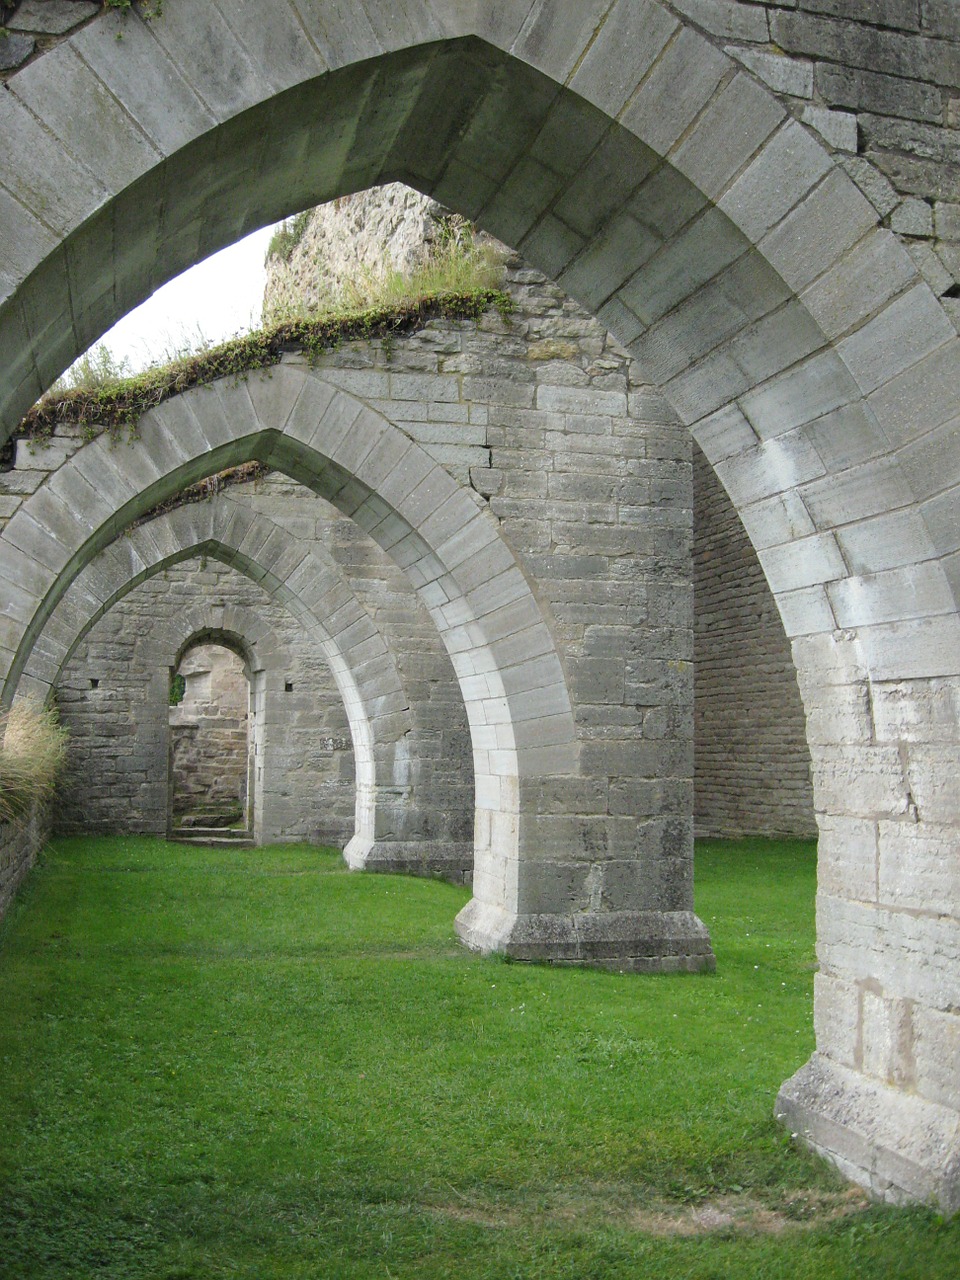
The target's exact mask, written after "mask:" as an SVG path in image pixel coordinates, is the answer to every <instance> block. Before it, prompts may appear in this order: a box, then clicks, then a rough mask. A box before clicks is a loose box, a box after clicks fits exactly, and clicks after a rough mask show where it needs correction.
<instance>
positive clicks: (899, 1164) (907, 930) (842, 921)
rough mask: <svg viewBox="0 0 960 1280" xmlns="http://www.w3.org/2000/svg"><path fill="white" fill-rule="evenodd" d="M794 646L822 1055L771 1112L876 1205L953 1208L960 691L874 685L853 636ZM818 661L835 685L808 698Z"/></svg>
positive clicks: (923, 684) (934, 683)
mask: <svg viewBox="0 0 960 1280" xmlns="http://www.w3.org/2000/svg"><path fill="white" fill-rule="evenodd" d="M794 648H795V653H796V654H797V660H798V668H799V670H800V676H801V685H802V687H804V691H805V696H806V701H807V714H808V726H809V734H810V739H811V748H812V752H813V764H814V783H815V791H816V799H817V804H818V807H819V808H820V810H821V814H820V825H821V836H820V846H819V892H818V899H817V938H818V947H817V952H818V957H819V960H820V971H819V973H818V974H817V977H816V985H815V997H814V1020H815V1023H816V1031H817V1051H816V1053H815V1054H814V1055H813V1057H812V1058H811V1059H810V1061H809V1062H808V1063H806V1065H805V1066H803V1067H802V1068H801V1069H800V1070H799V1071H798V1072H797V1073H796V1074H795V1075H794V1076H793V1077H792V1078H791V1079H790V1080H788V1081H787V1082H786V1083H785V1084H784V1085H783V1087H782V1088H781V1090H780V1094H779V1096H778V1099H777V1115H778V1116H779V1117H780V1119H781V1120H782V1121H783V1122H784V1123H785V1124H786V1125H788V1126H789V1128H790V1130H791V1131H792V1132H794V1133H795V1134H797V1135H798V1136H799V1137H800V1138H802V1139H803V1140H804V1141H805V1142H806V1143H807V1144H808V1145H810V1146H811V1147H813V1148H814V1150H816V1151H819V1152H820V1153H821V1154H822V1155H824V1156H826V1157H827V1158H828V1159H830V1160H831V1161H832V1162H833V1163H834V1164H836V1165H837V1167H838V1168H839V1169H840V1170H841V1171H842V1172H843V1173H844V1174H846V1175H847V1176H849V1177H851V1178H854V1179H855V1180H856V1181H857V1182H860V1183H862V1184H863V1185H865V1186H866V1187H867V1188H868V1189H869V1190H870V1191H871V1192H872V1193H873V1194H874V1195H876V1196H878V1197H880V1198H882V1199H885V1200H890V1201H892V1202H894V1203H900V1202H908V1201H912V1200H924V1201H933V1202H937V1203H938V1204H939V1205H940V1206H941V1208H942V1209H944V1210H945V1211H946V1212H955V1211H956V1210H958V1209H960V1004H958V993H960V861H958V857H957V851H958V849H960V828H958V826H957V813H958V809H960V803H958V802H960V790H958V782H957V779H958V777H960V730H958V723H960V716H958V710H960V679H957V678H953V679H946V678H944V679H929V680H926V679H917V680H911V681H901V680H891V681H885V680H882V679H874V680H872V681H871V680H869V679H868V678H867V673H866V669H865V663H864V654H863V652H862V650H861V645H860V642H859V640H858V639H857V637H856V635H855V634H854V633H847V634H844V633H838V634H837V635H835V636H834V637H817V638H816V639H813V640H808V641H797V642H795V645H794ZM815 664H818V665H819V666H820V673H819V674H820V675H821V676H822V672H823V669H824V668H827V669H830V670H832V672H833V680H834V683H833V684H832V685H830V684H828V685H827V687H823V685H822V684H821V685H820V686H819V687H815V686H814V683H813V669H814V665H815ZM853 745H857V746H858V748H859V749H858V750H857V752H856V753H855V754H854V753H853V752H851V750H850V747H851V746H853ZM852 762H853V763H852ZM824 811H826V812H824ZM828 813H829V814H830V815H831V816H827V814H828Z"/></svg>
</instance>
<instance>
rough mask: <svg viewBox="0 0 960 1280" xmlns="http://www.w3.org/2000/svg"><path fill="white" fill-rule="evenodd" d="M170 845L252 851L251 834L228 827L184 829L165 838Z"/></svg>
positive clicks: (253, 846) (253, 845)
mask: <svg viewBox="0 0 960 1280" xmlns="http://www.w3.org/2000/svg"><path fill="white" fill-rule="evenodd" d="M167 839H168V841H169V842H170V843H172V844H196V845H206V846H208V847H211V846H213V847H219V848H225V847H227V846H229V847H230V848H232V849H253V848H255V847H256V846H255V844H254V841H253V832H251V831H237V830H232V829H231V828H229V827H184V828H183V829H182V830H180V831H177V832H175V833H174V834H173V835H171V836H168V837H167Z"/></svg>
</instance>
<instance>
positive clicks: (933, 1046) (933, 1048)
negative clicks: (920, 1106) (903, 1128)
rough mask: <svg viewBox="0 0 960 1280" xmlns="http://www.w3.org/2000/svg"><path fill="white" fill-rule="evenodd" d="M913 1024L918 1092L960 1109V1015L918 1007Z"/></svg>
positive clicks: (933, 1100)
mask: <svg viewBox="0 0 960 1280" xmlns="http://www.w3.org/2000/svg"><path fill="white" fill-rule="evenodd" d="M913 1027H914V1053H915V1056H916V1087H917V1091H918V1093H920V1094H921V1095H922V1096H923V1097H924V1098H929V1099H930V1101H931V1102H936V1103H939V1104H940V1105H941V1106H944V1107H950V1108H952V1109H953V1110H954V1111H958V1110H960V1017H958V1016H957V1014H956V1013H948V1012H941V1011H939V1010H936V1009H924V1008H922V1007H920V1008H917V1009H915V1010H914V1014H913Z"/></svg>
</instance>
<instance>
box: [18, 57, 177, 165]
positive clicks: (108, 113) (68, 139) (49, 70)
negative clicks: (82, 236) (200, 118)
mask: <svg viewBox="0 0 960 1280" xmlns="http://www.w3.org/2000/svg"><path fill="white" fill-rule="evenodd" d="M16 93H17V97H18V98H19V99H20V100H21V101H22V102H24V103H26V105H27V106H28V107H29V108H30V109H31V110H32V111H33V112H34V113H35V114H36V116H37V117H38V118H39V119H40V120H42V121H43V122H44V124H45V126H46V127H47V128H48V129H49V130H50V131H51V132H52V133H54V134H55V135H56V136H57V137H59V138H61V139H62V141H63V144H64V148H65V149H66V150H67V151H69V153H70V154H72V155H74V156H76V157H77V159H78V160H79V161H81V163H83V164H84V165H85V166H86V168H87V169H88V170H89V171H90V172H91V173H93V174H95V175H96V177H97V179H98V180H99V181H100V182H101V183H102V184H103V185H104V187H106V188H108V189H110V190H118V189H120V188H122V187H125V186H126V185H128V184H129V183H130V182H133V181H134V180H135V179H136V178H138V177H140V175H141V174H142V173H144V172H145V171H146V170H147V169H149V168H151V167H152V166H153V165H155V164H156V163H157V161H159V159H160V153H159V151H157V150H156V149H155V148H154V147H153V146H152V145H151V144H150V143H148V142H147V140H146V138H145V137H144V136H143V134H142V133H140V131H139V130H137V129H136V128H135V127H134V126H133V124H132V122H131V121H130V119H129V117H128V116H127V115H126V114H125V113H124V112H123V111H122V110H121V108H120V107H119V106H118V104H117V102H116V101H115V99H114V98H113V97H112V95H111V94H110V92H109V91H108V89H107V87H106V85H104V84H103V83H102V82H101V81H100V80H99V79H98V78H97V77H96V76H95V75H94V74H93V72H92V71H91V70H90V68H89V67H88V66H87V65H86V64H85V63H84V62H82V61H81V59H80V58H79V57H77V55H76V53H75V52H74V51H73V49H72V47H71V46H70V45H69V44H63V45H60V46H58V47H57V48H56V49H52V50H50V51H49V52H48V53H47V54H45V56H44V57H42V58H39V59H38V60H37V61H36V62H33V63H31V65H30V66H29V67H26V68H24V70H23V71H21V72H20V73H19V75H18V76H17V78H16ZM78 102H84V103H85V104H87V106H86V110H85V111H84V112H78V111H77V103H78ZM91 119H95V120H96V122H97V127H96V128H91V127H90V121H91Z"/></svg>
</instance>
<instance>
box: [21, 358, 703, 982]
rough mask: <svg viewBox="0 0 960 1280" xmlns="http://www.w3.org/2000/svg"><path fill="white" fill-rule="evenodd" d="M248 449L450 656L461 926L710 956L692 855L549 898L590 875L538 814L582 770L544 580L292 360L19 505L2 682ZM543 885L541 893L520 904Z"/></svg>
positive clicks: (492, 933)
mask: <svg viewBox="0 0 960 1280" xmlns="http://www.w3.org/2000/svg"><path fill="white" fill-rule="evenodd" d="M252 458H256V459H258V460H259V461H261V462H264V463H266V464H268V465H269V466H271V467H274V468H276V469H278V470H280V471H282V472H284V473H286V474H288V475H291V476H293V477H294V478H296V479H299V480H301V481H302V482H303V483H305V484H307V485H308V486H309V487H310V488H312V489H313V490H314V491H315V492H318V493H319V494H320V495H321V496H323V497H325V498H326V499H327V500H328V501H330V502H331V503H332V504H333V505H334V506H335V507H337V508H339V510H340V511H341V512H343V513H344V514H348V515H350V517H351V518H352V519H353V520H354V522H355V523H357V524H358V525H360V527H361V528H363V529H365V530H366V531H367V532H369V533H370V534H371V536H372V537H373V539H374V540H375V541H376V542H378V543H379V544H380V546H381V547H383V549H384V550H386V551H387V552H388V553H389V554H390V555H391V556H392V558H393V559H394V560H395V561H396V562H397V563H398V564H399V565H400V566H401V567H402V568H404V569H405V570H406V572H407V575H408V577H409V578H410V580H411V582H412V583H413V584H414V585H415V586H416V588H417V590H418V592H419V594H420V596H421V599H422V600H423V602H424V604H425V605H426V607H427V610H428V612H429V613H430V614H431V616H432V617H433V619H434V621H435V623H436V625H437V628H438V631H439V633H440V636H441V639H442V640H443V643H444V645H445V646H446V648H447V651H448V653H449V655H450V657H451V661H452V664H453V668H454V671H455V673H456V676H457V678H458V680H459V682H460V687H461V691H462V694H463V698H464V704H465V707H466V712H467V719H468V722H469V725H470V732H471V737H472V740H473V748H474V771H475V784H476V811H475V814H476V821H475V841H474V898H473V900H472V901H471V903H470V904H468V906H467V907H466V908H465V909H464V911H463V912H462V913H461V915H460V917H459V929H460V931H461V936H463V937H464V939H465V940H466V941H467V942H468V943H469V944H470V945H473V946H476V947H479V948H481V949H490V948H503V949H511V948H514V947H515V948H516V950H517V952H518V953H519V954H520V955H523V956H525V957H528V958H533V957H535V956H537V955H538V954H541V953H542V950H543V949H547V950H548V953H549V951H550V950H551V949H553V948H556V947H558V946H559V955H558V958H561V959H573V960H587V961H591V960H594V961H600V962H609V963H613V962H616V963H618V964H620V965H621V966H622V965H623V964H629V963H634V964H637V965H640V966H642V967H661V966H662V965H666V966H667V967H674V968H675V967H678V966H685V967H692V968H699V967H701V966H702V965H704V964H707V963H710V962H711V961H712V957H711V955H710V951H709V942H708V940H707V935H706V930H705V929H704V928H703V926H702V925H701V924H700V922H699V921H697V919H696V917H695V916H694V915H693V912H692V910H691V888H692V885H691V880H690V876H689V870H688V869H686V868H678V875H677V877H676V880H675V881H673V882H671V883H670V884H669V888H668V890H667V891H666V892H665V893H664V894H663V898H658V897H657V896H656V895H657V893H658V892H660V890H659V888H655V889H654V890H651V888H650V884H649V879H650V878H651V876H650V872H649V871H641V869H640V865H639V864H638V863H637V862H636V855H635V854H634V855H633V862H632V863H630V864H629V866H628V867H627V868H626V869H625V870H624V871H622V872H621V874H622V875H625V876H626V877H628V878H629V877H630V876H631V875H632V876H633V882H634V883H635V884H637V883H639V885H640V890H639V891H636V890H633V889H630V888H628V891H627V893H626V898H627V901H628V902H629V901H631V894H635V895H636V894H637V893H638V892H641V893H643V894H644V895H645V896H644V897H642V898H641V899H640V900H641V901H642V902H643V903H644V906H643V907H642V909H640V910H636V909H634V910H632V911H631V910H609V911H606V912H604V911H601V910H595V911H590V910H587V909H584V910H582V911H580V912H578V913H577V914H576V915H571V914H570V913H569V908H568V909H567V910H566V911H563V910H557V907H558V906H560V904H561V903H565V902H566V901H567V900H568V899H567V898H566V897H565V896H564V895H565V894H568V893H569V889H567V888H566V886H567V884H568V883H569V881H570V879H571V878H578V879H580V880H583V881H584V885H585V887H584V889H583V892H584V893H590V894H594V895H595V896H596V897H597V898H598V899H599V897H600V893H601V890H600V887H599V884H598V875H599V873H598V872H597V871H593V872H592V873H591V867H592V866H593V863H592V862H590V861H587V860H585V859H584V857H583V854H582V852H580V842H581V840H582V836H581V834H580V833H579V831H578V830H577V829H576V826H575V824H573V823H569V822H568V823H567V826H566V829H565V831H563V830H561V831H560V832H559V833H557V832H556V831H554V830H553V829H552V828H551V827H550V824H549V822H547V824H546V825H545V824H544V822H543V821H542V820H541V813H540V806H541V800H540V796H541V792H542V788H543V787H544V785H550V786H551V787H552V789H553V790H554V791H555V790H556V789H557V787H560V788H561V789H562V788H563V785H564V784H563V780H565V779H570V778H576V777H577V776H578V775H579V771H580V759H579V743H578V740H577V733H576V725H575V722H574V716H573V711H572V707H571V703H570V698H569V695H568V691H567V685H566V677H565V674H564V671H563V667H562V664H561V662H560V659H559V656H558V653H557V650H556V648H555V645H554V641H553V637H552V634H551V631H550V628H549V627H548V625H547V624H546V622H545V621H544V618H543V616H542V614H541V611H540V607H539V604H538V602H537V599H536V596H535V595H534V593H533V591H532V589H531V587H530V584H529V583H528V581H527V578H526V576H525V574H524V572H523V571H522V569H521V567H520V565H519V564H518V562H517V560H516V558H515V556H514V553H513V551H512V550H511V548H510V547H509V546H508V544H507V543H506V542H505V540H504V539H503V538H502V536H501V534H500V531H499V527H498V525H497V522H496V521H495V519H494V518H493V517H492V516H491V515H490V513H489V512H488V511H487V510H486V508H485V506H484V504H483V503H482V502H481V501H480V499H479V498H477V496H476V495H475V494H474V493H473V492H472V491H471V490H469V489H467V488H466V487H464V486H462V485H459V484H458V483H457V482H456V481H455V480H454V479H453V478H452V477H451V476H450V475H449V474H448V473H447V472H446V471H444V470H443V469H442V468H441V467H439V466H438V465H437V464H436V463H435V462H433V460H432V459H431V458H430V457H429V455H428V454H427V453H426V452H425V451H424V450H423V449H422V448H420V446H418V445H417V444H416V443H415V442H414V441H413V440H412V439H411V438H410V437H409V436H408V435H406V434H405V433H403V432H402V431H400V430H399V429H398V428H397V427H395V426H393V425H392V424H391V423H390V422H389V421H388V420H387V419H385V418H384V417H383V416H382V415H380V414H379V413H376V412H374V411H373V410H372V409H370V408H369V406H367V405H365V404H364V403H363V402H362V401H360V400H358V399H357V398H356V397H355V396H353V395H351V394H349V393H347V392H345V391H343V390H341V389H340V388H338V387H336V386H334V385H333V384H332V383H331V382H329V381H327V380H325V378H324V376H323V371H322V370H316V369H312V368H311V367H310V366H309V365H306V364H304V363H303V362H293V363H285V364H283V365H282V366H281V367H280V368H279V369H278V370H274V371H273V372H272V373H271V374H270V375H269V376H263V375H261V374H253V375H249V376H247V377H246V378H240V379H235V380H224V381H221V382H217V383H213V384H211V385H209V386H206V387H201V388H196V389H194V390H192V391H188V392H185V393H184V394H182V395H180V396H178V397H176V398H175V399H172V400H168V401H166V402H165V403H163V404H161V405H160V406H158V407H157V408H155V409H153V410H151V411H150V413H149V414H147V415H146V416H145V417H144V418H143V420H142V422H141V425H140V432H139V438H138V439H137V441H136V442H135V444H133V445H131V446H130V447H127V446H115V445H113V444H112V443H111V441H110V440H109V439H108V438H107V437H104V436H101V437H99V438H97V439H96V440H94V441H92V442H90V443H89V444H87V445H85V446H84V447H83V448H82V449H81V450H80V451H79V452H78V453H76V454H75V455H74V456H73V457H72V458H70V459H69V460H68V461H67V462H65V463H64V464H63V466H62V467H60V469H59V470H58V471H57V472H56V474H55V475H54V476H53V477H52V478H51V480H50V481H49V483H48V484H46V485H44V486H43V487H42V489H41V490H39V491H38V492H37V493H36V494H34V495H33V496H32V497H31V498H29V499H28V500H27V501H26V502H25V503H24V504H23V506H22V507H21V508H20V510H18V512H17V513H16V515H15V516H14V517H13V518H12V519H11V520H10V522H9V523H8V525H7V527H6V528H5V529H4V532H3V536H2V537H0V549H2V554H3V566H4V567H3V570H2V572H3V573H4V574H5V575H6V577H7V580H8V581H10V582H11V583H12V582H13V581H14V580H15V579H18V580H19V581H20V582H26V581H27V578H28V576H32V586H31V591H32V593H33V595H34V596H35V602H36V607H35V609H34V610H33V612H32V614H31V617H30V619H29V620H28V621H26V622H25V623H24V624H23V625H22V627H21V628H20V641H19V643H18V645H17V652H16V654H15V655H14V656H13V659H12V661H11V662H10V663H9V665H8V666H7V686H6V687H7V691H8V696H9V694H11V693H12V692H13V690H14V689H15V687H16V685H17V683H18V681H19V679H20V677H21V675H22V673H23V669H24V666H25V664H26V662H27V661H28V658H29V655H30V653H31V652H32V650H33V648H34V645H35V643H36V640H37V637H38V636H39V635H40V633H41V632H42V630H43V628H44V626H45V625H46V623H47V621H48V619H49V618H50V616H51V614H52V612H53V610H54V609H55V608H56V606H57V604H58V603H59V601H60V600H61V598H62V597H63V596H64V594H65V592H66V591H67V589H68V587H69V586H70V584H71V583H72V582H73V581H74V580H75V579H76V577H77V575H78V573H80V572H81V571H82V570H83V568H84V567H85V565H86V564H87V563H88V562H89V561H90V560H91V558H92V557H93V556H95V555H96V554H97V553H98V552H99V551H100V550H102V548H103V547H104V546H106V545H107V544H108V543H109V542H110V541H111V540H112V539H113V538H114V537H115V536H116V533H117V532H118V531H119V530H120V529H121V528H123V527H124V526H125V525H126V524H128V523H130V522H132V521H134V520H136V519H138V518H139V517H140V516H142V515H143V514H145V513H146V512H147V511H148V510H150V509H151V508H152V507H153V506H154V505H156V504H157V503H160V502H163V501H164V500H165V499H166V498H168V497H170V496H172V495H173V494H175V493H177V492H178V491H179V490H180V489H181V488H183V487H184V485H187V484H190V483H192V482H194V481H196V480H199V479H200V478H202V477H203V476H205V475H208V474H211V473H214V472H216V471H219V470H221V469H223V468H225V467H227V466H231V465H235V464H236V463H239V462H242V461H248V460H250V459H252ZM93 476H95V477H96V496H95V498H94V503H95V506H96V507H97V508H98V510H96V511H95V510H94V509H93V508H92V507H91V505H90V498H91V495H92V494H93V493H94V490H93V487H92V486H91V484H90V481H89V479H88V477H93ZM81 511H82V512H83V515H82V516H80V517H79V519H78V518H77V514H78V513H80V512H81ZM54 525H55V526H56V528H57V530H58V534H57V538H56V540H55V546H56V550H54V549H53V546H52V545H51V542H52V540H51V539H49V537H48V535H47V534H45V533H43V534H39V536H40V537H41V538H42V539H43V541H44V548H45V549H44V550H42V551H40V556H41V559H36V558H35V557H34V554H33V552H34V551H36V550H38V548H37V545H36V544H35V543H31V544H30V549H28V550H24V549H23V547H22V546H21V544H22V543H23V542H24V541H27V542H28V543H29V542H30V538H31V537H36V536H38V531H39V530H41V529H42V528H45V529H49V528H50V527H52V526H54ZM28 531H29V532H28ZM48 553H49V554H48ZM41 560H43V561H46V563H45V564H43V565H41ZM552 780H557V781H555V782H554V781H552ZM547 816H548V817H549V811H548V813H547ZM668 834H669V833H668ZM564 840H566V841H567V844H566V845H564V843H563V841H564ZM665 855H666V856H667V857H668V858H670V857H671V856H673V850H672V847H671V848H670V849H669V850H665ZM673 861H674V862H676V861H677V859H676V857H675V856H673ZM631 868H632V870H631ZM644 876H646V877H647V879H646V880H645V879H644ZM656 883H657V882H656V880H654V884H655V885H656ZM628 884H629V879H628ZM544 898H546V901H547V902H549V903H551V904H555V905H554V906H553V909H552V910H548V911H543V910H540V911H537V910H530V909H529V907H530V905H531V904H540V903H541V902H543V901H544ZM664 899H665V901H664ZM632 900H633V901H636V900H637V899H636V896H634V897H633V899H632ZM657 902H663V903H664V905H663V907H660V908H658V907H655V906H654V903H657ZM524 907H527V908H528V909H526V910H524V909H523V908H524ZM558 936H559V939H560V941H559V944H558V943H557V937H558ZM625 939H626V941H625Z"/></svg>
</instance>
